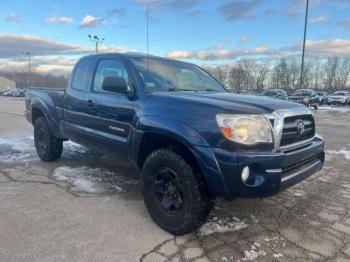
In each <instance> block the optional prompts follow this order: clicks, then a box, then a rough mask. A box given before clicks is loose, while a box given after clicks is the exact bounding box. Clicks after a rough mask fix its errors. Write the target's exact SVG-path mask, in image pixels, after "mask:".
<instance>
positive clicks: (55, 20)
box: [46, 16, 74, 25]
mask: <svg viewBox="0 0 350 262" xmlns="http://www.w3.org/2000/svg"><path fill="white" fill-rule="evenodd" d="M46 22H47V23H50V24H66V25H67V24H72V23H73V22H74V19H73V17H65V16H61V17H48V18H47V19H46Z"/></svg>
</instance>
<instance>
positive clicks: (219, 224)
mask: <svg viewBox="0 0 350 262" xmlns="http://www.w3.org/2000/svg"><path fill="white" fill-rule="evenodd" d="M248 226H249V225H248V224H247V223H246V221H245V220H240V219H238V218H237V217H230V218H225V219H220V220H219V219H217V218H216V217H214V218H212V219H210V220H209V221H208V222H207V223H205V224H204V225H203V226H201V228H200V229H199V231H198V234H199V235H201V236H206V235H211V234H214V233H228V232H233V231H238V230H241V229H244V228H247V227H248Z"/></svg>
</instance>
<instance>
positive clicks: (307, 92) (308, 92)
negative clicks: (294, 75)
mask: <svg viewBox="0 0 350 262" xmlns="http://www.w3.org/2000/svg"><path fill="white" fill-rule="evenodd" d="M293 95H294V96H309V95H311V92H310V91H297V92H295V93H293Z"/></svg>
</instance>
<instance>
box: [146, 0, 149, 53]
mask: <svg viewBox="0 0 350 262" xmlns="http://www.w3.org/2000/svg"><path fill="white" fill-rule="evenodd" d="M146 19H147V28H146V30H147V56H148V55H149V7H148V5H147V6H146Z"/></svg>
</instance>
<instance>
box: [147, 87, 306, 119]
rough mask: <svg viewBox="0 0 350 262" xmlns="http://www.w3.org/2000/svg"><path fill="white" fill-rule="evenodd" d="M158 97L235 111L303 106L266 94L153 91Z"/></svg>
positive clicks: (254, 111) (253, 111)
mask: <svg viewBox="0 0 350 262" xmlns="http://www.w3.org/2000/svg"><path fill="white" fill-rule="evenodd" d="M153 94H154V95H156V96H160V97H164V98H165V97H169V98H170V97H171V98H173V99H174V98H175V99H176V98H177V99H181V100H186V101H190V102H191V103H201V104H206V105H208V106H215V107H219V108H221V109H227V110H229V111H234V112H236V113H250V114H258V113H272V112H273V111H275V110H278V109H288V108H296V107H303V106H302V105H300V104H297V103H294V102H288V101H285V100H279V99H275V98H271V97H266V96H254V95H239V94H233V93H229V92H202V91H200V92H192V91H178V92H155V93H153Z"/></svg>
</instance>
